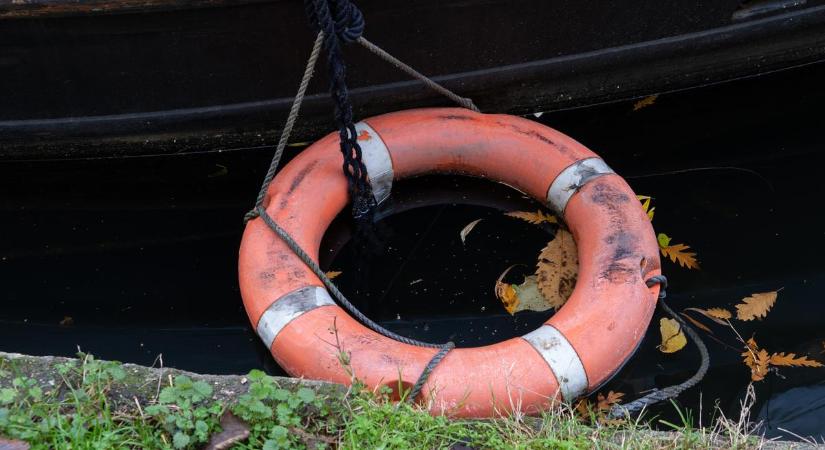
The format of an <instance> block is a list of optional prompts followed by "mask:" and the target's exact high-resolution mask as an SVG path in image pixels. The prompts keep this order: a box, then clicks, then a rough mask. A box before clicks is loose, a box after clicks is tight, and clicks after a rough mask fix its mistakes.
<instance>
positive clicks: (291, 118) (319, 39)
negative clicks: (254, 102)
mask: <svg viewBox="0 0 825 450" xmlns="http://www.w3.org/2000/svg"><path fill="white" fill-rule="evenodd" d="M323 43H324V32H323V31H319V32H318V36H316V37H315V43H314V44H313V45H312V52H311V53H310V54H309V59H307V65H306V68H305V69H304V76H303V77H302V78H301V84H299V85H298V92H296V93H295V98H294V99H293V100H292V106H291V107H290V108H289V115H288V116H287V118H286V122H285V123H284V129H283V131H282V132H281V137H280V138H278V145H276V146H275V154H274V155H272V161H271V162H270V163H269V169H267V171H266V176H264V181H263V182H262V183H261V189H260V190H259V191H258V198H257V199H255V206H256V208H253V209H252V210H251V211H249V212H248V213H246V215H245V216H244V221H245V222H248V221H250V220H252V219H254V218H255V217H258V211H257V206H258V205H261V204H262V203H263V202H264V197H266V191H267V190H268V189H269V184H270V183H272V179H273V178H275V172H277V171H278V165H279V164H280V163H281V157H282V156H283V154H284V149H285V148H286V145H287V144H288V141H289V136H290V135H291V134H292V128H293V127H294V126H295V121H296V120H297V119H298V111H300V109H301V104H302V103H304V96H305V95H306V93H307V87H308V86H309V81H310V80H311V79H312V74H313V73H314V72H315V63H317V62H318V55H319V54H320V53H321V47H322V46H323Z"/></svg>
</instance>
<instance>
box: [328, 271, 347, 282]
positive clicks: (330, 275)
mask: <svg viewBox="0 0 825 450" xmlns="http://www.w3.org/2000/svg"><path fill="white" fill-rule="evenodd" d="M342 273H344V272H341V271H340V270H330V271H328V272H326V276H327V278H329V279H330V280H334V279H335V277H337V276H338V275H341V274H342Z"/></svg>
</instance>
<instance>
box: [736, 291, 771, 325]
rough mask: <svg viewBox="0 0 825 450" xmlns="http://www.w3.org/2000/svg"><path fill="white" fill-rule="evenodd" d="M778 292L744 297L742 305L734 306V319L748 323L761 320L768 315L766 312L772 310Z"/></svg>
mask: <svg viewBox="0 0 825 450" xmlns="http://www.w3.org/2000/svg"><path fill="white" fill-rule="evenodd" d="M778 295H779V291H771V292H760V293H756V294H753V295H751V296H750V297H745V298H744V299H742V303H740V304H738V305H736V318H737V319H739V320H744V321H750V320H754V319H761V318H763V317H765V315H767V314H768V311H770V310H771V308H773V305H774V303H776V297H777V296H778Z"/></svg>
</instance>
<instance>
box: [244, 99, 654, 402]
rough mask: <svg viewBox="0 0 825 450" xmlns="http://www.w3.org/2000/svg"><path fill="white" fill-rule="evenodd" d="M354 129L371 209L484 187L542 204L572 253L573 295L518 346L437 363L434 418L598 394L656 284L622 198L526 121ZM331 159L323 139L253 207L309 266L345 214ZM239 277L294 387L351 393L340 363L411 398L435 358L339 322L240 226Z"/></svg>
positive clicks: (645, 230)
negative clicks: (452, 178)
mask: <svg viewBox="0 0 825 450" xmlns="http://www.w3.org/2000/svg"><path fill="white" fill-rule="evenodd" d="M356 129H357V130H358V133H359V137H358V140H359V143H360V145H361V148H362V152H363V161H364V163H365V165H366V166H367V169H368V172H369V176H370V182H371V184H372V186H373V192H374V195H375V197H376V200H377V201H379V202H381V201H383V200H385V199H386V198H387V196H389V194H390V191H391V189H392V184H393V181H394V180H398V179H402V178H408V177H413V176H416V175H422V174H427V173H460V174H467V175H472V176H479V177H485V178H489V179H491V180H495V181H499V182H502V183H506V184H508V185H510V186H513V187H515V188H516V189H518V190H520V191H522V192H525V193H526V194H528V195H530V196H532V197H533V198H535V199H538V200H540V201H542V202H545V203H546V204H547V205H548V206H549V207H551V208H552V209H553V210H555V211H556V212H557V213H558V214H559V216H560V217H562V218H563V219H564V221H565V223H566V224H567V226H568V228H569V229H570V231H571V232H572V233H573V236H574V238H575V241H576V243H577V245H578V256H579V275H578V281H577V283H576V286H575V289H574V291H573V294H572V296H571V297H570V299H569V300H568V301H567V303H566V304H565V305H564V306H563V307H562V308H561V309H560V310H559V311H558V312H557V313H556V314H554V315H553V316H552V317H551V318H550V319H549V320H548V321H547V322H546V323H545V324H544V325H542V326H541V327H540V328H539V329H537V330H535V331H532V332H530V333H528V334H526V335H525V336H522V337H517V338H513V339H509V340H507V341H504V342H500V343H497V344H494V345H488V346H484V347H476V348H459V349H455V350H453V351H451V352H450V353H448V354H447V356H446V358H444V360H443V361H441V363H440V364H439V365H438V366H437V367H436V368H435V370H434V371H433V372H432V373H431V375H430V377H429V379H428V381H427V384H426V385H425V386H424V389H423V390H422V394H421V397H422V399H421V400H422V401H424V402H426V404H427V405H429V407H430V409H431V411H432V412H434V413H445V414H449V415H453V416H460V417H487V416H491V415H494V414H498V413H505V412H508V411H512V410H513V409H514V408H520V409H521V410H522V411H525V412H528V413H529V412H536V411H538V410H541V409H545V408H547V407H548V406H549V405H550V404H551V403H552V402H553V401H554V400H556V399H558V398H559V397H561V399H563V400H567V401H571V400H573V399H575V398H577V397H579V396H581V395H583V394H585V393H588V392H591V391H593V390H594V389H597V388H598V386H600V385H601V384H602V383H604V382H605V381H607V380H608V379H609V378H610V377H611V376H612V375H613V374H615V372H616V371H617V370H618V369H619V368H620V367H621V366H622V365H623V364H624V362H625V361H626V360H627V359H628V358H629V357H630V356H631V354H632V353H633V352H634V350H635V349H636V347H637V346H638V344H639V342H640V340H641V338H642V337H643V336H644V334H645V330H646V329H647V326H648V324H649V323H650V319H651V316H652V314H653V310H654V308H655V305H656V299H657V296H658V293H659V286H657V285H654V286H652V287H647V286H646V285H645V280H646V279H648V278H650V277H651V276H654V275H658V274H660V273H661V270H660V261H659V253H658V245H657V243H656V238H655V236H654V233H653V228H652V226H651V224H650V221H649V220H648V218H647V215H646V214H645V212H644V211H643V210H642V208H641V205H640V203H639V201H637V199H636V196H635V194H634V193H633V191H632V190H631V189H630V187H629V186H628V185H627V183H625V181H624V180H623V179H622V178H621V177H619V176H618V175H616V174H614V173H613V171H612V170H611V169H610V168H609V167H608V166H607V165H606V164H605V163H604V161H602V160H601V159H600V158H599V157H598V156H596V154H594V153H593V152H591V151H590V150H588V149H587V148H585V147H584V146H583V145H581V144H580V143H578V142H576V141H575V140H573V139H571V138H570V137H568V136H566V135H564V134H562V133H560V132H558V131H556V130H553V129H551V128H548V127H545V126H543V125H540V124H538V123H535V122H532V121H529V120H526V119H522V118H519V117H514V116H507V115H487V114H480V113H474V112H471V111H468V110H464V109H455V108H435V109H418V110H409V111H401V112H396V113H391V114H385V115H382V116H377V117H373V118H370V119H367V120H365V121H363V122H360V123H358V124H357V125H356ZM338 147H339V144H338V134H337V133H332V134H330V135H328V136H326V137H325V138H323V139H321V140H319V141H318V142H316V143H315V144H313V145H312V146H310V147H309V148H307V149H306V150H305V151H303V152H302V153H301V154H299V155H298V156H297V157H295V159H293V160H292V161H291V162H290V163H289V164H287V165H286V166H285V167H284V168H283V170H282V171H281V172H280V173H279V174H278V176H277V177H276V178H275V179H274V181H273V182H272V184H271V185H270V187H269V190H268V193H267V197H266V199H265V203H264V206H265V208H266V211H267V214H268V215H270V216H271V217H272V218H273V219H274V220H275V221H276V222H277V223H278V224H279V225H280V226H281V227H282V228H284V229H285V230H286V231H287V232H289V233H290V234H291V236H292V237H293V238H294V239H295V240H296V241H297V242H298V244H300V246H301V247H302V248H303V249H305V250H306V251H307V252H308V253H309V254H310V256H311V257H312V258H313V259H314V260H315V261H317V260H318V251H319V247H320V244H321V238H322V237H323V235H324V232H325V230H326V229H327V227H328V226H329V224H330V222H331V221H332V220H333V218H334V217H335V216H336V215H337V214H338V213H339V212H340V211H341V210H342V209H343V208H344V206H345V205H346V204H347V200H348V198H347V182H346V179H345V178H344V176H343V174H342V173H341V163H342V156H341V154H340V151H339V149H338ZM238 271H239V277H240V287H241V295H242V296H243V300H244V305H245V307H246V311H247V313H248V315H249V319H250V321H251V322H252V325H253V326H254V327H255V328H256V330H257V332H258V335H259V336H260V337H261V339H262V340H263V341H264V343H265V344H266V345H267V346H269V348H270V350H271V352H272V355H273V356H274V357H275V360H276V361H277V362H278V364H280V365H281V367H283V368H284V370H286V371H287V372H288V373H289V374H291V375H293V376H299V377H306V378H310V379H319V380H328V381H332V382H338V383H344V384H346V383H349V382H350V376H349V375H348V373H347V372H346V371H345V370H344V368H343V367H342V365H341V363H340V361H339V353H340V351H345V352H347V353H348V354H349V355H350V365H351V369H352V370H353V372H354V373H355V375H356V376H357V377H358V378H359V379H360V380H362V381H363V382H365V383H366V384H367V386H370V387H373V388H374V387H378V386H382V385H385V386H389V387H391V388H395V387H396V386H399V385H402V386H405V387H409V386H412V385H413V384H414V383H415V381H416V380H417V378H418V376H419V375H420V374H421V372H422V370H423V369H424V367H425V366H426V365H427V363H428V362H429V361H430V360H431V358H432V357H433V356H434V354H435V353H436V352H437V351H438V350H437V349H432V348H424V347H416V346H412V345H407V344H403V343H400V342H397V341H394V340H392V339H389V338H387V337H384V336H382V335H380V334H378V333H375V332H373V331H372V330H369V329H367V328H366V327H364V326H363V325H361V324H360V323H359V322H357V321H356V320H355V319H353V318H352V317H350V316H349V315H348V314H347V313H346V312H345V311H344V310H343V309H341V308H340V307H338V306H337V305H336V304H335V302H334V301H333V300H332V299H331V298H330V296H329V294H328V293H327V291H326V289H324V288H323V287H322V286H323V285H322V283H321V281H320V280H319V279H318V278H317V277H316V276H315V275H313V273H312V272H311V271H310V270H309V268H308V267H306V265H305V264H304V263H303V262H302V261H301V260H300V259H299V258H298V257H297V256H296V255H295V254H293V252H292V251H291V250H290V249H289V247H287V246H286V245H285V244H284V242H283V241H282V240H281V239H280V238H279V237H278V236H277V235H275V234H274V233H273V232H272V231H271V230H270V229H269V228H268V227H267V226H266V224H265V223H263V221H262V220H261V219H255V220H252V221H250V222H249V223H248V224H247V226H246V230H245V232H244V235H243V241H242V243H241V248H240V259H239V267H238ZM336 335H337V336H336ZM336 338H337V339H336Z"/></svg>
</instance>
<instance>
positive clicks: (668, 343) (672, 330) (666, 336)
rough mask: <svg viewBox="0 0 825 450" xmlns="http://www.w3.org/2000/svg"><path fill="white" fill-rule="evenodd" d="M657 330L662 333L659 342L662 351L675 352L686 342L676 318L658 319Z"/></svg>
mask: <svg viewBox="0 0 825 450" xmlns="http://www.w3.org/2000/svg"><path fill="white" fill-rule="evenodd" d="M659 331H660V332H661V333H662V343H661V344H659V350H660V351H661V352H662V353H676V352H678V351H679V350H681V349H683V348H684V347H685V344H687V338H686V337H685V334H684V333H683V332H682V327H681V326H680V325H679V322H677V321H676V319H666V318H662V319H661V320H659Z"/></svg>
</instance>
